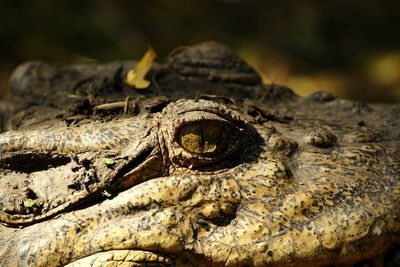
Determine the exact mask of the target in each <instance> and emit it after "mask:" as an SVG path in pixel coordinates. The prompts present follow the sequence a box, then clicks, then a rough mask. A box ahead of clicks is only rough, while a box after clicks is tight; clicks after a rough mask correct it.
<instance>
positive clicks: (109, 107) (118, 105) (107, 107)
mask: <svg viewBox="0 0 400 267" xmlns="http://www.w3.org/2000/svg"><path fill="white" fill-rule="evenodd" d="M125 105H126V101H120V102H113V103H107V104H101V105H98V106H95V107H94V108H93V110H94V112H96V111H98V110H113V109H121V108H124V107H125Z"/></svg>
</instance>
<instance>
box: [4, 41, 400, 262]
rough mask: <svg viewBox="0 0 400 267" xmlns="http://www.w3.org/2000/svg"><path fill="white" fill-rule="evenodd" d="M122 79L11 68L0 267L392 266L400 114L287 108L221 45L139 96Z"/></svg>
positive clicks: (367, 107)
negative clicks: (10, 98)
mask: <svg viewBox="0 0 400 267" xmlns="http://www.w3.org/2000/svg"><path fill="white" fill-rule="evenodd" d="M132 64H134V63H131V62H118V63H109V64H101V63H91V64H86V65H74V66H68V67H64V68H55V67H52V66H50V65H46V64H45V63H38V62H31V63H26V64H24V65H22V66H21V67H19V68H17V69H16V71H15V73H14V74H13V77H12V78H11V90H12V91H11V94H12V100H13V105H14V106H13V108H14V110H13V112H12V113H13V115H10V116H9V117H7V121H8V126H7V127H8V128H7V129H8V131H6V132H4V133H2V134H0V152H1V154H0V186H1V188H2V190H1V191H0V222H1V224H0V266H68V267H72V266H74V267H75V266H92V267H95V266H332V265H335V266H336V265H346V264H376V266H383V265H387V266H395V265H396V264H398V263H399V262H400V260H399V258H400V252H399V244H400V145H399V144H400V118H399V116H398V114H400V105H399V104H377V103H360V102H355V101H350V100H343V99H337V98H335V97H334V96H333V95H331V94H329V93H326V92H316V93H313V94H312V95H310V96H306V97H301V96H298V95H296V94H295V93H293V91H291V90H290V89H289V88H287V87H284V86H278V85H273V84H272V85H266V84H263V83H262V80H261V78H260V76H259V74H258V73H257V72H256V71H255V70H254V69H253V68H252V67H250V66H249V65H248V64H247V63H246V62H244V61H243V60H242V59H240V58H239V56H237V55H236V54H235V53H233V52H232V51H231V50H230V49H229V48H228V47H226V46H224V45H222V44H219V43H216V42H206V43H201V44H198V45H194V46H190V47H183V48H179V49H177V50H176V51H174V52H173V53H171V54H170V56H169V57H168V59H167V60H166V62H164V63H162V64H157V63H155V64H154V66H153V67H152V70H151V72H150V74H149V75H148V77H149V79H151V86H150V88H148V89H146V90H145V91H134V90H132V88H129V87H128V86H127V85H126V84H124V82H123V79H122V78H121V77H123V76H124V74H125V73H126V71H127V69H129V68H130V67H131V66H132ZM38 70H40V71H38ZM85 71H86V72H85ZM49 73H50V74H49ZM88 73H89V74H88ZM37 75H39V78H38V76H37ZM40 75H42V76H40ZM40 77H42V78H40ZM43 77H45V79H43ZM104 77H108V78H107V79H105V78H104ZM78 80H79V81H78ZM88 80H90V81H91V83H90V84H87V83H86V81H88ZM82 81H83V82H82ZM110 81H111V82H110ZM73 83H75V85H74V86H72V84H73ZM85 83H86V84H85ZM93 83H97V87H96V86H93ZM55 84H58V86H56V85H55ZM63 86H64V87H63ZM54 87H57V91H55V90H54ZM81 88H89V89H87V91H86V94H84V95H83V97H82V95H79V93H77V92H78V91H79V90H81ZM93 88H94V89H93ZM110 88H111V89H110ZM24 90H25V91H24ZM52 90H53V91H52ZM93 90H94V91H96V90H97V91H96V92H95V93H93ZM24 92H25V93H24ZM26 92H29V93H30V94H31V95H35V94H37V95H39V96H40V97H39V98H32V97H30V98H27V97H26ZM71 94H72V95H73V97H72V98H71V97H70V98H71V99H74V101H78V102H77V103H78V104H77V103H74V105H72V106H73V107H74V108H75V111H74V112H75V113H73V114H72V115H71V114H69V115H70V117H68V116H69V115H68V112H67V111H68V108H70V107H67V106H68V105H67V103H68V101H71V99H69V98H68V96H71ZM99 94H100V96H99ZM142 94H144V97H143V96H142ZM60 96H62V97H60ZM36 99H39V100H36ZM43 99H45V100H43ZM99 99H100V100H99ZM132 99H133V100H132ZM34 101H42V102H39V103H33V102H34ZM96 101H97V102H96ZM98 101H100V102H98ZM101 101H103V102H101ZM104 101H106V102H107V101H108V102H113V101H114V103H118V104H117V105H107V104H109V103H104ZM121 103H122V104H121ZM35 104H36V105H35ZM104 104H106V105H104ZM32 106H33V108H32ZM60 107H63V108H60ZM77 107H79V108H77ZM104 107H107V108H104ZM108 107H112V110H110V109H109V108H108ZM115 107H117V108H116V110H115ZM76 110H78V111H76ZM69 111H70V110H69ZM102 112H103V113H102ZM346 266H348V265H346ZM360 266H361V265H360Z"/></svg>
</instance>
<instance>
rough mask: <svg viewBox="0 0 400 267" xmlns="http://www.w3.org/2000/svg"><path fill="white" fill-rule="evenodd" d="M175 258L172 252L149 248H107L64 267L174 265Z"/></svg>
mask: <svg viewBox="0 0 400 267" xmlns="http://www.w3.org/2000/svg"><path fill="white" fill-rule="evenodd" d="M175 258H176V256H175V255H173V254H166V253H161V252H157V251H149V250H138V249H122V250H107V251H102V252H98V253H95V254H92V255H89V256H87V257H84V258H81V259H78V260H76V261H73V262H71V263H69V264H67V265H65V267H78V266H79V267H81V266H120V265H121V264H124V266H125V264H126V266H174V265H175ZM106 264H107V265H106ZM121 266H122V265H121Z"/></svg>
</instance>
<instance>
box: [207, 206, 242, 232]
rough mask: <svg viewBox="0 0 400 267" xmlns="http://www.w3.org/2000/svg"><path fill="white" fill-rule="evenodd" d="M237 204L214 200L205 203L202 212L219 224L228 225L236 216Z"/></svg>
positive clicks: (209, 219) (211, 220)
mask: <svg viewBox="0 0 400 267" xmlns="http://www.w3.org/2000/svg"><path fill="white" fill-rule="evenodd" d="M237 209H238V205H237V204H233V203H228V202H223V203H218V202H213V203H207V204H206V205H204V206H203V207H202V209H201V211H200V213H201V214H202V215H203V216H204V217H205V218H206V219H208V221H210V222H211V223H213V224H215V225H217V226H227V225H229V224H230V223H231V221H232V220H233V219H235V218H236V212H237Z"/></svg>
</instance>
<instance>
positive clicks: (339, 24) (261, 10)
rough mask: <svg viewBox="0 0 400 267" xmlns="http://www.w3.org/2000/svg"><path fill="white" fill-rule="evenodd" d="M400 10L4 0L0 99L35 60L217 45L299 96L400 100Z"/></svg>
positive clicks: (374, 0) (234, 1)
mask: <svg viewBox="0 0 400 267" xmlns="http://www.w3.org/2000/svg"><path fill="white" fill-rule="evenodd" d="M399 11H400V1H398V0H397V1H390V0H386V1H378V0H351V1H349V0H336V1H317V0H314V1H313V0H305V1H290V0H287V1H285V0H282V1H275V2H272V1H256V0H253V1H252V0H247V1H245V0H243V1H240V0H225V1H222V0H220V1H217V0H215V1H207V0H192V1H177V0H153V1H132V0H131V1H129V0H114V1H107V0H87V1H78V0H59V1H54V0H42V1H22V0H2V1H1V2H0V38H1V39H0V99H1V98H3V99H4V98H5V97H6V95H7V87H8V78H9V75H10V74H11V72H12V70H13V69H14V68H15V67H16V66H18V64H20V63H22V62H24V61H26V60H35V59H39V60H45V61H48V62H49V63H52V64H55V65H64V64H71V63H78V62H84V61H93V60H95V61H112V60H116V59H140V58H141V56H142V55H143V54H144V53H145V51H146V50H147V48H148V46H152V47H153V48H154V49H155V50H156V51H157V53H158V58H157V61H163V59H164V58H165V57H166V56H167V55H168V53H169V52H170V51H171V50H172V49H173V48H175V47H177V46H181V45H187V44H194V43H197V42H201V41H205V40H216V41H220V42H223V43H226V44H228V45H229V46H231V47H232V49H234V50H235V51H236V52H238V53H239V54H240V55H241V56H242V57H243V58H244V59H245V60H247V61H248V62H249V63H250V64H252V65H253V66H255V67H256V69H257V70H258V71H260V72H261V73H262V76H263V79H264V82H265V83H271V82H274V83H278V84H284V85H287V86H289V87H291V88H292V89H293V90H295V91H296V92H297V93H298V94H300V95H308V94H310V93H312V92H314V91H317V90H325V91H330V92H332V93H333V94H335V95H338V96H340V97H345V98H350V99H357V100H361V101H373V102H381V101H385V102H400V15H399Z"/></svg>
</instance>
